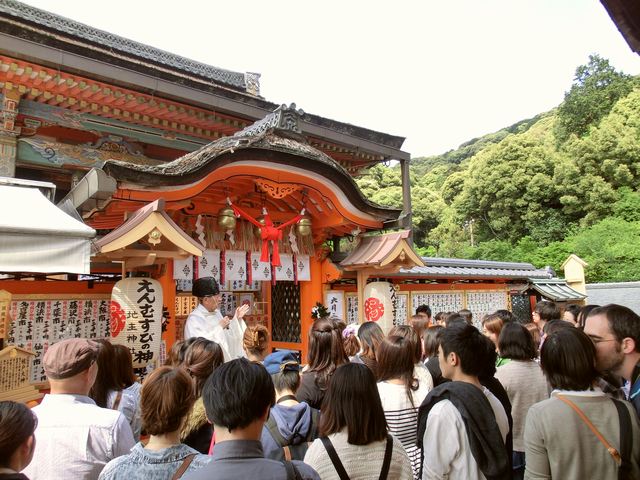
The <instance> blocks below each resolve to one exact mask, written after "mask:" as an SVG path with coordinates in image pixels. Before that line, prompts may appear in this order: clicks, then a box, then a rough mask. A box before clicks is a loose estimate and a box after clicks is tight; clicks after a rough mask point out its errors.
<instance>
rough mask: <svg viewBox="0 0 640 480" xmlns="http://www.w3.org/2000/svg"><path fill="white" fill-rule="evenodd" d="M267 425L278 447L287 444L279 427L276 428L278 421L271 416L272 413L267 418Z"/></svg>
mask: <svg viewBox="0 0 640 480" xmlns="http://www.w3.org/2000/svg"><path fill="white" fill-rule="evenodd" d="M265 425H266V426H267V430H269V433H270V434H271V436H272V437H273V440H274V441H275V442H276V443H277V444H278V446H279V447H284V446H286V445H287V440H286V439H285V438H284V437H283V436H282V434H281V433H280V429H279V428H278V423H277V422H276V421H275V419H274V418H273V415H269V419H268V420H267V423H266V424H265Z"/></svg>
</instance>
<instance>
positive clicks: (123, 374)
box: [107, 345, 142, 440]
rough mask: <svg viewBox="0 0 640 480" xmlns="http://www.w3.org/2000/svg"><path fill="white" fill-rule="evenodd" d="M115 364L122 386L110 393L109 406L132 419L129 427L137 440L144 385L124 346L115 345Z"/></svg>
mask: <svg viewBox="0 0 640 480" xmlns="http://www.w3.org/2000/svg"><path fill="white" fill-rule="evenodd" d="M113 353H114V359H115V363H114V366H113V370H114V375H115V377H116V381H117V382H118V384H120V390H112V391H111V392H109V398H108V402H107V403H108V404H109V405H112V408H114V409H115V406H116V404H118V410H120V411H121V412H122V414H123V415H124V416H125V417H127V419H129V418H131V420H130V422H129V425H131V431H132V432H133V438H134V439H135V440H139V439H140V430H141V425H142V420H140V389H141V388H142V385H140V383H139V382H138V379H137V378H136V375H135V373H134V372H133V358H132V356H131V350H129V349H128V348H127V347H125V346H124V345H113Z"/></svg>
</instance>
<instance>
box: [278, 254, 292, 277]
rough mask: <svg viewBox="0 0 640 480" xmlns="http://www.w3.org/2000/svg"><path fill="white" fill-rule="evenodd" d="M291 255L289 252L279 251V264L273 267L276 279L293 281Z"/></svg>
mask: <svg viewBox="0 0 640 480" xmlns="http://www.w3.org/2000/svg"><path fill="white" fill-rule="evenodd" d="M293 269H294V266H293V255H291V254H290V253H281V254H280V265H278V266H277V267H275V269H274V270H275V272H276V280H285V281H287V280H289V281H293V280H295V278H294V276H293V275H294V273H293Z"/></svg>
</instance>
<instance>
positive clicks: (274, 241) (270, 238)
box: [230, 204, 302, 267]
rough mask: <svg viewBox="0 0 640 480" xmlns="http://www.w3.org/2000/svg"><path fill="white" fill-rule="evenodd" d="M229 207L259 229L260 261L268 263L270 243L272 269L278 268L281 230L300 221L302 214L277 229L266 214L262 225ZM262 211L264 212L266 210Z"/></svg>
mask: <svg viewBox="0 0 640 480" xmlns="http://www.w3.org/2000/svg"><path fill="white" fill-rule="evenodd" d="M230 205H231V208H233V212H234V213H235V214H236V216H238V217H242V218H244V219H245V220H247V221H249V222H250V223H252V224H253V225H255V226H256V227H258V228H259V229H260V238H261V239H262V252H261V253H260V261H261V262H268V261H269V242H271V245H272V249H273V254H272V256H271V265H272V266H274V267H277V266H280V265H281V263H280V252H279V247H278V242H279V241H280V240H282V230H283V229H285V228H286V227H288V226H289V225H292V224H294V223H296V222H297V221H298V220H300V219H301V218H302V214H298V215H296V216H295V217H294V218H292V219H291V220H289V221H287V222H285V223H283V224H281V225H278V226H277V227H274V226H273V222H272V221H271V217H270V216H269V214H268V213H265V214H264V223H265V224H264V225H262V224H261V223H260V222H258V221H257V220H256V219H255V218H253V217H252V216H251V215H249V214H248V213H246V212H245V211H243V210H242V209H240V208H239V207H236V206H235V205H233V204H230ZM264 211H265V212H266V209H265V210H264Z"/></svg>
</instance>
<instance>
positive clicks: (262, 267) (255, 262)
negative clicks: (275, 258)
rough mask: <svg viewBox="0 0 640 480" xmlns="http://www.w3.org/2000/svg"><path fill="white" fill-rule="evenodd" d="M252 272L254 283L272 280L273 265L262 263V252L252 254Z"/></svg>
mask: <svg viewBox="0 0 640 480" xmlns="http://www.w3.org/2000/svg"><path fill="white" fill-rule="evenodd" d="M251 270H252V278H253V280H254V281H256V280H259V281H261V282H268V281H270V280H271V264H270V263H269V262H261V261H260V252H251Z"/></svg>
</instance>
